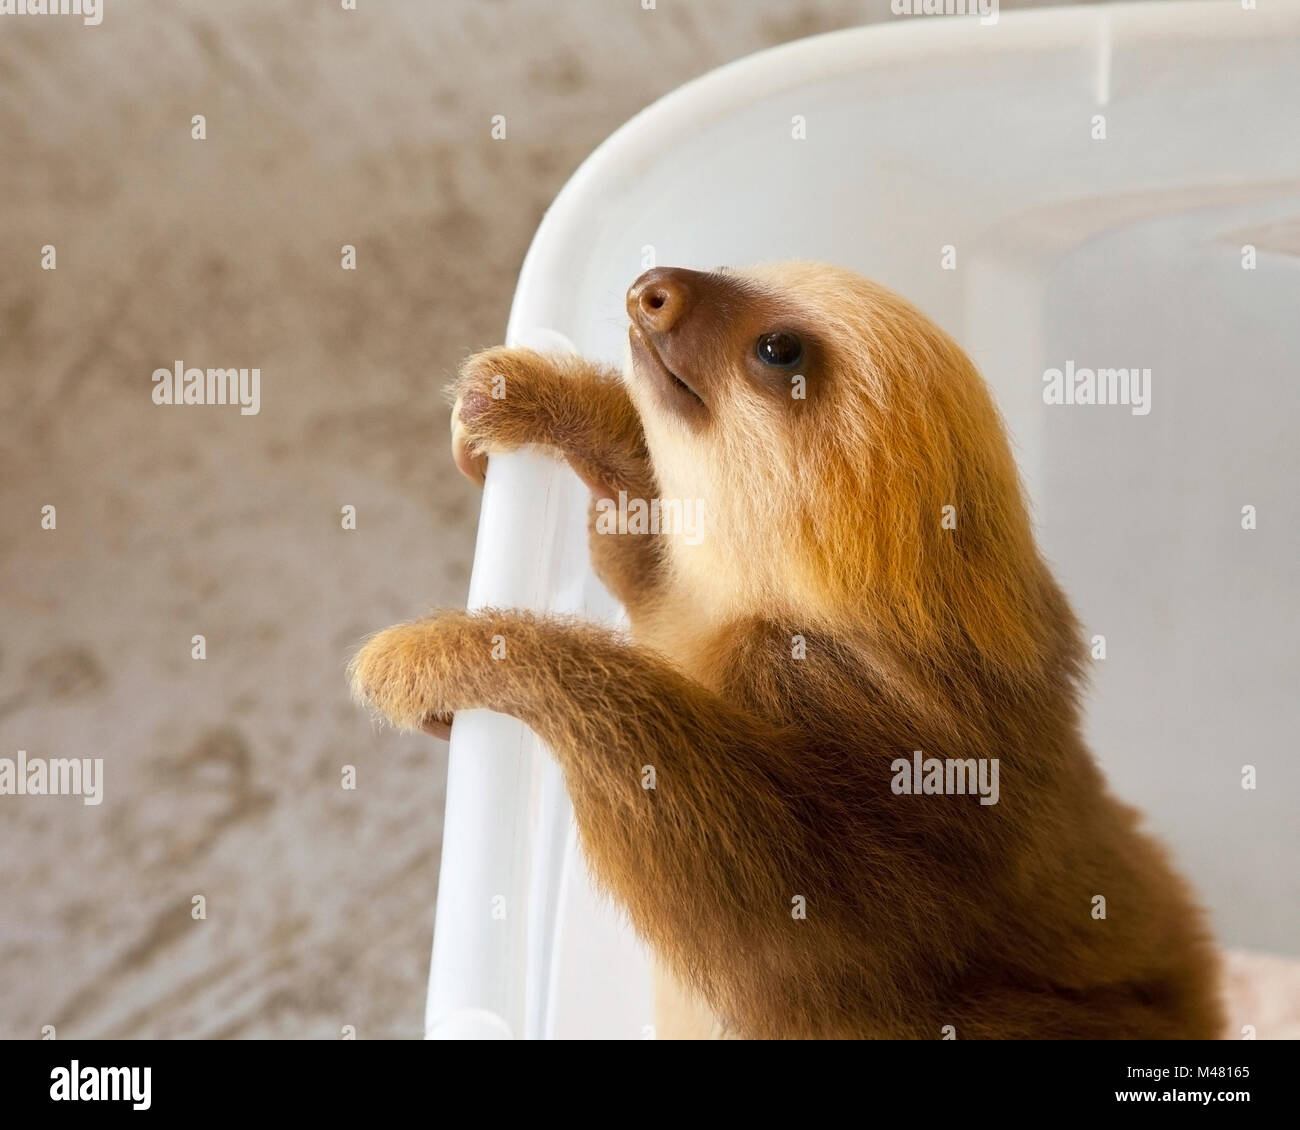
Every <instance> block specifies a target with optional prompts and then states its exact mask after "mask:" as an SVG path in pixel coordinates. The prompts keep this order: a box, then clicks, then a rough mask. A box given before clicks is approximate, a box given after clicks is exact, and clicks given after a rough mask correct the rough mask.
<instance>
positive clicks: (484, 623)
mask: <svg viewBox="0 0 1300 1130" xmlns="http://www.w3.org/2000/svg"><path fill="white" fill-rule="evenodd" d="M653 295H658V296H659V298H664V299H665V300H666V301H667V302H668V305H667V306H663V307H662V308H659V307H658V306H656V303H655V302H651V301H650V296H653ZM656 301H657V300H656ZM629 309H630V311H631V312H632V315H633V322H634V327H635V328H634V330H633V333H632V337H631V341H632V353H631V356H630V359H629V363H628V366H627V371H626V374H625V379H624V381H623V382H620V380H619V377H618V374H616V373H614V372H612V371H606V370H603V369H602V368H600V367H599V366H595V365H590V364H587V363H585V362H576V361H562V362H561V361H555V360H549V359H546V358H543V357H541V356H539V355H537V354H535V353H529V352H527V351H523V350H504V349H502V350H490V351H488V352H487V353H486V354H480V355H478V356H476V357H474V358H471V359H470V361H469V362H468V363H467V364H466V366H465V368H464V369H463V371H462V374H461V377H460V379H459V381H458V382H457V384H456V386H455V393H456V396H457V409H456V412H455V421H456V424H457V427H458V429H459V430H458V436H457V442H456V446H457V453H458V462H459V463H460V464H461V465H462V467H463V468H465V469H466V470H467V471H468V472H469V473H475V472H476V471H477V470H478V469H481V460H482V457H483V456H484V455H487V456H490V455H491V454H494V453H498V452H503V451H508V450H512V449H514V448H516V447H518V446H520V445H522V444H524V443H541V444H546V445H549V446H551V447H553V448H554V449H555V450H556V451H557V452H558V453H559V454H560V455H561V456H562V457H564V458H565V459H567V460H568V461H569V463H570V464H571V465H572V466H573V467H574V468H575V469H576V470H577V471H578V472H579V474H580V475H581V476H582V477H583V479H584V480H585V481H586V482H587V483H588V485H590V486H591V487H592V489H593V507H594V506H595V500H596V499H598V498H602V497H608V496H611V495H616V494H617V492H618V491H619V490H627V491H628V492H629V493H630V494H631V495H633V496H634V497H644V498H647V499H648V498H651V497H656V496H659V497H666V498H699V499H703V500H704V502H705V512H706V514H707V516H708V519H709V522H708V527H707V534H706V536H705V537H704V538H703V540H702V541H700V543H699V544H698V545H694V546H692V545H689V544H687V539H684V538H682V537H680V536H672V535H659V536H655V535H652V534H639V535H631V534H627V535H600V534H597V533H595V532H593V535H592V538H591V544H592V554H593V562H594V564H595V566H596V568H597V571H598V572H599V573H600V575H601V576H602V578H603V579H604V580H605V581H606V583H607V584H608V585H609V587H610V588H611V590H612V591H613V592H614V593H615V595H617V596H618V597H619V598H620V599H621V600H623V601H624V603H625V604H626V606H627V608H628V611H629V615H630V618H631V623H632V628H633V636H634V639H631V640H630V639H627V638H625V637H623V636H621V635H620V634H618V633H615V632H611V631H608V630H606V629H604V628H599V627H595V626H592V625H588V624H583V623H579V622H574V621H565V620H557V619H553V618H547V617H541V616H535V615H532V614H529V613H523V612H517V611H495V610H489V611H485V612H480V613H475V614H468V613H463V612H449V613H443V614H441V615H438V616H436V617H434V618H431V619H428V620H424V621H419V622H416V623H412V624H406V625H400V626H398V627H396V628H392V629H389V630H388V631H386V632H382V633H380V634H379V635H377V636H375V637H373V638H372V639H371V640H370V641H369V642H368V643H367V644H366V645H365V646H364V647H363V649H362V650H361V652H360V653H359V655H358V656H357V658H356V660H355V664H354V680H355V686H356V687H357V690H358V693H359V694H360V695H361V696H362V697H363V698H364V699H365V701H366V702H368V703H369V704H371V705H372V706H373V708H374V709H376V710H377V711H378V712H379V713H381V714H382V715H384V716H386V717H387V718H389V719H391V720H392V721H393V722H395V723H396V724H398V725H400V726H405V727H410V728H415V727H418V726H420V725H425V724H429V723H430V722H431V721H432V720H434V719H436V718H438V717H442V718H446V717H449V716H450V715H452V714H454V712H455V711H457V710H461V709H469V708H476V707H487V708H490V709H494V710H499V711H504V712H506V713H510V714H513V715H515V716H516V717H518V718H520V719H522V720H523V721H524V722H526V723H527V724H528V725H529V726H531V727H532V728H533V729H534V730H536V732H537V733H538V734H539V735H540V736H541V737H542V738H543V739H544V740H545V741H546V742H547V744H548V745H549V747H550V748H551V749H552V750H553V751H554V754H555V756H556V757H557V759H558V760H559V761H560V763H561V765H562V766H563V768H564V770H565V774H566V779H567V781H568V785H569V789H570V793H571V795H572V798H573V804H574V810H575V814H576V817H577V821H578V827H579V830H580V832H581V835H582V839H583V843H584V846H585V848H586V851H587V853H588V855H589V857H590V860H591V863H592V866H593V869H594V871H595V873H596V875H597V876H598V877H599V879H600V881H601V882H602V883H603V884H604V885H605V886H606V887H607V888H608V890H609V891H611V892H612V894H613V895H614V896H615V897H616V898H617V899H618V900H619V901H620V902H621V903H622V904H623V905H624V906H625V907H626V909H627V911H628V913H629V915H630V916H631V920H632V922H633V924H634V925H635V927H636V928H637V930H638V931H639V932H640V933H641V935H642V936H643V937H644V938H645V939H646V941H647V942H648V943H649V944H650V945H651V947H652V948H653V949H654V951H655V953H656V955H657V957H658V959H659V960H660V962H662V963H663V964H664V965H665V966H666V967H667V968H668V969H670V970H671V971H672V974H673V976H674V977H675V978H676V979H677V980H678V981H679V982H680V983H681V984H682V985H684V986H688V987H689V994H690V995H692V996H698V998H700V999H702V1000H703V1001H704V1002H707V1005H708V1009H709V1010H710V1012H711V1014H712V1015H713V1016H714V1017H716V1018H717V1019H718V1020H719V1021H720V1022H721V1024H722V1026H723V1027H725V1029H726V1030H727V1031H728V1032H730V1033H732V1034H736V1035H740V1036H746V1037H765V1038H780V1037H916V1038H930V1039H937V1038H940V1035H941V1031H942V1029H943V1027H944V1026H945V1025H953V1026H954V1027H955V1029H956V1034H957V1036H958V1038H974V1037H995V1038H1011V1037H1038V1038H1070V1037H1074V1038H1118V1037H1133V1038H1138V1037H1147V1038H1182V1037H1199V1038H1206V1037H1212V1036H1215V1035H1217V1034H1218V1032H1219V1029H1220V1026H1221V1025H1220V1009H1219V1004H1218V997H1217V985H1216V982H1217V967H1216V963H1215V959H1214V956H1213V950H1212V947H1211V945H1210V942H1209V940H1208V938H1207V936H1206V934H1205V931H1204V927H1203V925H1202V922H1201V918H1200V915H1199V912H1198V911H1197V910H1196V908H1195V907H1194V905H1193V902H1192V899H1191V897H1190V895H1189V892H1188V890H1187V888H1186V887H1185V886H1184V884H1183V882H1182V881H1181V880H1180V879H1179V878H1178V876H1177V875H1176V874H1175V873H1174V872H1173V870H1172V869H1171V867H1170V866H1169V863H1168V861H1167V860H1166V858H1165V856H1164V853H1163V852H1162V851H1161V849H1160V848H1159V847H1158V846H1157V845H1156V844H1155V843H1153V842H1152V841H1151V840H1150V839H1149V838H1147V837H1146V836H1145V835H1144V834H1143V833H1141V832H1140V831H1139V830H1138V828H1137V824H1138V817H1137V814H1136V813H1135V812H1134V811H1133V810H1132V809H1129V808H1127V807H1125V806H1124V805H1122V804H1120V803H1119V802H1117V801H1116V800H1114V799H1113V798H1112V797H1111V796H1110V794H1109V793H1108V792H1107V790H1106V787H1105V784H1104V782H1103V780H1102V778H1101V776H1100V774H1099V772H1098V770H1097V768H1096V766H1095V764H1094V762H1093V760H1092V757H1091V756H1090V754H1089V753H1088V751H1087V750H1086V749H1085V748H1084V746H1083V743H1082V741H1081V738H1080V735H1079V711H1078V701H1077V700H1078V687H1079V683H1080V679H1081V670H1082V655H1081V642H1080V632H1079V629H1078V626H1077V624H1076V623H1075V621H1074V618H1073V616H1072V614H1071V612H1070V609H1069V606H1068V604H1067V602H1066V600H1065V598H1064V596H1063V595H1062V594H1061V592H1060V590H1059V589H1058V587H1057V585H1056V583H1055V582H1054V580H1053V579H1052V577H1051V575H1050V574H1049V572H1048V570H1047V568H1046V567H1045V565H1044V564H1043V561H1042V559H1041V558H1040V556H1039V554H1038V552H1037V549H1036V547H1035V545H1034V542H1033V537H1032V534H1031V530H1030V525H1029V521H1028V517H1027V514H1026V509H1025V503H1024V500H1023V497H1022V493H1021V489H1020V485H1019V481H1018V477H1017V474H1016V468H1015V464H1014V461H1013V459H1012V457H1011V454H1010V451H1009V449H1008V445H1007V442H1006V439H1005V436H1004V433H1003V428H1002V425H1001V422H1000V420H999V417H998V415H997V412H996V410H995V408H994V406H993V403H992V400H991V398H990V396H989V393H988V390H987V389H986V387H985V385H984V383H983V381H982V380H981V379H980V377H979V375H978V374H977V373H976V372H975V370H974V368H973V366H972V365H971V363H970V362H969V360H968V359H967V358H966V357H965V355H964V354H963V353H962V352H961V350H960V349H959V348H958V347H957V346H956V344H955V343H954V342H952V341H951V340H950V339H949V338H948V337H947V336H946V335H945V334H944V333H943V332H942V331H940V330H939V329H938V328H937V327H936V326H934V325H933V324H932V323H931V322H930V321H929V320H928V319H926V318H925V317H924V316H923V315H922V314H920V313H919V312H918V311H917V310H915V309H914V308H913V307H911V306H910V305H908V304H907V303H906V302H904V301H903V300H902V299H900V298H898V297H897V296H895V295H893V294H891V293H890V292H888V291H886V290H885V289H883V288H882V287H879V286H877V285H875V284H873V283H870V282H867V281H866V280H863V279H861V278H859V277H858V276H856V275H853V274H851V273H850V272H847V271H843V270H840V269H837V268H833V267H828V266H825V265H821V264H807V263H786V264H777V265H770V266H764V267H760V268H754V269H752V270H750V271H746V272H743V273H737V272H717V273H710V274H701V273H695V272H680V271H679V272H674V271H658V272H650V273H649V274H648V275H647V276H643V278H642V279H641V280H639V281H638V283H637V284H636V286H634V288H633V290H632V291H631V292H629ZM669 313H671V314H672V317H669ZM670 323H671V324H670ZM776 329H780V330H786V331H789V332H794V333H798V334H799V335H800V337H801V338H802V339H803V340H804V342H805V345H806V352H805V356H804V358H803V361H802V363H801V365H800V369H801V372H800V374H799V375H800V376H802V377H803V378H804V379H805V380H806V390H807V398H806V399H804V400H799V399H796V398H793V397H792V396H791V394H790V383H789V381H788V380H787V375H786V374H784V373H781V372H775V373H770V372H769V371H768V370H767V368H765V367H764V366H762V365H761V364H760V363H758V362H757V361H756V359H755V355H754V341H755V339H756V338H757V337H758V336H759V335H760V334H763V333H766V332H770V331H772V330H776ZM653 358H658V359H660V361H662V365H659V364H658V363H657V362H655V361H654V360H653ZM499 374H503V375H504V376H505V389H506V395H505V397H504V399H499V400H498V399H493V398H492V396H491V395H490V391H489V390H490V389H491V388H492V387H493V378H494V377H495V376H496V375H499ZM665 374H671V375H675V376H676V377H678V378H680V379H681V380H682V381H683V382H685V383H686V384H687V385H689V386H690V387H691V388H692V389H694V390H695V392H696V393H697V394H698V396H692V395H691V394H690V393H689V392H683V391H682V389H681V386H680V385H676V384H674V383H673V381H672V376H671V375H665ZM945 506H952V507H954V508H955V515H956V526H955V528H954V529H945V528H944V527H943V524H942V522H941V517H942V513H943V508H944V507H945ZM497 634H500V635H503V636H504V637H505V639H506V647H507V657H506V658H505V659H504V660H495V659H493V658H492V638H493V636H495V635H497ZM795 637H801V638H802V639H803V640H804V641H805V646H806V655H805V656H804V657H802V658H795V653H796V651H797V650H798V649H797V648H795V647H794V646H793V644H794V641H795ZM913 750H923V751H924V753H925V755H926V756H929V757H938V758H949V757H960V758H972V757H973V758H994V757H996V758H998V759H999V760H1000V765H1001V796H1000V800H999V803H998V804H996V805H988V806H985V805H980V804H979V803H977V798H976V797H973V796H943V795H936V796H899V795H895V794H894V793H893V792H892V791H891V788H890V782H891V776H892V775H891V770H890V765H891V762H892V761H893V760H894V759H895V758H898V757H909V756H910V754H911V751H913ZM646 765H652V766H654V767H655V773H656V787H655V788H654V789H644V788H642V767H643V766H646ZM1097 895H1103V896H1105V899H1106V903H1107V912H1106V917H1105V918H1104V919H1095V918H1094V917H1093V916H1092V909H1093V899H1094V896H1097ZM796 896H802V898H803V899H804V900H805V903H806V907H807V916H806V918H804V919H799V918H796V917H793V916H792V913H791V907H792V899H794V898H795V897H796ZM664 992H665V993H666V994H668V995H675V991H674V990H673V989H672V987H671V986H668V987H666V988H665V990H664ZM674 1009H675V1014H677V1015H688V1014H690V1013H691V1012H692V1010H693V1009H694V1005H693V1004H691V1003H690V1002H689V1001H687V1002H686V1003H684V1004H683V1003H682V1002H681V1001H678V1004H677V1005H676V1006H674ZM695 1027H697V1028H698V1027H699V1024H698V1022H697V1023H696V1024H695Z"/></svg>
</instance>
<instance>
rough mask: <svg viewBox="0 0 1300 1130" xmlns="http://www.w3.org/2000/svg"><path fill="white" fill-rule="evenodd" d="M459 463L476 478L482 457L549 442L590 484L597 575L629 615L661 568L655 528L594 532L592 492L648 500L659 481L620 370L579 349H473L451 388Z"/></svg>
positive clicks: (484, 463) (481, 469)
mask: <svg viewBox="0 0 1300 1130" xmlns="http://www.w3.org/2000/svg"><path fill="white" fill-rule="evenodd" d="M449 391H450V392H451V393H452V395H453V396H454V397H455V407H454V408H453V409H452V417H451V423H452V452H453V454H454V456H455V459H456V465H457V466H458V467H459V468H460V469H461V471H462V472H463V473H464V474H465V475H466V476H467V477H469V478H470V479H472V480H474V481H476V482H479V483H482V481H483V474H484V471H485V470H486V466H487V458H488V456H490V455H493V454H497V453H500V452H506V451H514V450H515V449H517V448H519V447H523V446H524V445H526V444H541V445H542V446H545V447H550V448H552V449H554V450H555V451H556V452H558V453H559V455H560V456H561V457H562V458H563V459H564V460H565V461H566V462H567V463H568V464H569V466H571V467H572V468H573V470H574V471H575V472H576V473H577V475H578V477H579V478H581V479H582V480H583V482H585V483H586V484H587V486H588V487H590V488H591V491H592V513H591V521H590V528H591V558H592V565H593V567H594V568H595V570H596V574H597V575H598V576H599V577H600V579H601V580H602V581H604V582H605V584H606V586H607V587H608V588H609V589H610V591H611V592H612V593H613V594H614V595H615V596H616V597H617V598H618V599H619V600H620V601H621V602H622V603H623V605H624V606H625V607H626V608H627V609H628V610H629V612H631V613H632V614H633V615H635V613H636V609H637V607H638V605H640V604H642V603H643V602H645V601H646V600H648V599H650V597H651V594H652V592H653V590H654V588H655V587H656V580H657V578H658V576H659V575H660V567H661V560H662V559H661V553H662V546H661V543H660V539H659V536H658V535H657V534H630V533H627V534H618V535H603V534H598V533H597V531H596V524H595V504H596V500H597V499H603V498H614V499H616V498H617V497H618V493H619V491H626V492H627V494H628V497H629V498H640V499H645V500H647V501H648V500H649V499H652V498H655V497H657V496H658V493H659V487H658V484H657V482H656V480H655V476H654V471H653V470H652V468H651V466H650V457H649V455H648V453H647V451H646V445H645V435H644V433H643V432H642V430H641V419H640V417H639V416H638V415H637V412H636V409H635V408H634V407H633V405H632V401H631V399H630V398H629V397H628V394H627V390H626V389H625V388H624V387H623V384H622V381H621V379H620V377H619V374H618V372H617V371H616V370H614V369H610V368H605V367H602V366H599V365H595V364H593V363H592V362H590V361H586V360H583V359H582V358H580V357H545V356H543V355H542V354H540V353H536V352H534V351H532V350H530V349H508V348H506V347H504V346H502V347H499V348H496V349H488V350H485V351H484V352H482V353H476V354H475V355H474V356H473V357H471V358H469V360H468V361H466V362H465V364H464V365H463V366H462V367H461V371H460V375H459V377H458V378H457V379H456V381H455V382H454V383H453V384H452V386H451V389H450V390H449Z"/></svg>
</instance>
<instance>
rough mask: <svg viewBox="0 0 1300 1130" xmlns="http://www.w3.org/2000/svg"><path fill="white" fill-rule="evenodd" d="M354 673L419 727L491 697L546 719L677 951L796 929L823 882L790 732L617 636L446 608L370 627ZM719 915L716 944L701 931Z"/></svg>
mask: <svg viewBox="0 0 1300 1130" xmlns="http://www.w3.org/2000/svg"><path fill="white" fill-rule="evenodd" d="M352 680H353V688H354V692H355V693H356V695H357V696H358V697H359V698H360V699H361V700H362V701H364V702H365V703H367V704H368V705H369V706H370V707H371V708H372V709H373V710H375V711H376V712H378V713H379V714H382V715H383V716H384V717H386V718H388V719H389V720H390V721H392V722H393V723H394V724H396V725H397V726H399V727H402V728H404V729H416V728H418V727H420V726H421V725H422V724H424V723H426V722H427V721H428V720H429V719H431V718H439V717H440V718H442V719H443V720H444V721H445V720H446V719H447V718H448V717H449V716H450V715H452V714H454V713H455V712H456V711H460V710H469V709H476V708H486V709H490V710H496V711H499V712H502V713H506V714H510V715H513V716H514V717H516V718H519V719H520V720H522V721H523V722H525V723H526V724H527V725H528V726H529V727H531V728H532V729H533V731H534V732H536V733H537V734H538V735H539V736H540V737H541V738H542V739H543V741H545V742H546V744H547V745H548V746H549V747H550V749H551V750H552V751H553V753H554V755H555V757H556V759H557V760H558V761H559V762H560V764H561V766H562V767H563V769H564V771H565V776H566V780H567V783H568V787H569V792H570V795H571V796H572V799H573V804H574V810H575V814H576V817H577V820H578V826H579V829H580V830H581V832H582V835H583V841H584V844H585V846H586V848H587V851H588V854H589V856H590V858H591V859H592V861H593V864H594V866H595V867H596V868H597V870H598V872H599V874H600V876H601V878H602V880H603V881H604V882H605V883H607V884H608V885H609V886H611V887H612V888H614V890H615V891H616V892H617V893H618V894H619V895H620V897H622V898H623V899H624V901H625V902H626V903H627V904H628V906H629V908H630V909H631V911H632V913H633V915H634V918H635V919H636V921H637V924H638V926H639V927H640V928H641V929H642V930H643V931H644V932H646V933H648V934H650V935H651V936H653V937H654V938H655V940H656V941H657V942H658V943H660V944H665V943H666V944H667V948H668V950H669V951H670V953H671V952H673V951H676V952H675V954H674V956H678V955H681V954H690V953H695V952H696V951H697V950H698V949H700V948H711V947H712V946H713V945H714V944H715V943H716V942H717V938H716V936H715V935H716V934H717V933H718V932H719V931H721V932H722V933H725V934H727V935H729V939H728V940H729V941H730V942H731V943H733V944H741V942H742V941H744V939H745V938H746V937H751V938H752V931H753V928H754V923H755V921H756V920H757V921H760V922H762V923H764V924H765V928H766V929H770V930H777V931H784V930H788V929H789V928H790V924H791V919H790V914H789V911H790V905H791V904H790V900H791V898H792V896H794V895H796V894H800V893H810V892H809V891H808V884H809V883H810V882H811V880H812V876H811V875H810V874H809V873H808V867H807V866H806V864H804V863H801V862H797V861H798V860H799V859H800V856H799V848H798V845H799V844H800V843H801V842H802V841H803V840H804V839H805V833H804V831H803V829H802V828H801V827H800V824H801V823H802V820H801V818H800V816H799V814H798V811H797V802H798V797H799V795H800V794H801V793H803V792H805V791H806V786H800V785H798V784H797V783H796V782H797V764H796V762H797V761H798V755H797V750H796V749H795V748H794V743H793V742H792V741H791V740H790V735H788V734H786V733H784V732H783V731H781V730H780V729H778V728H777V727H775V726H773V725H771V724H769V723H767V722H765V721H763V720H761V719H759V718H757V717H756V716H753V715H751V714H749V713H748V712H746V711H744V710H742V709H739V708H737V707H736V706H735V705H733V704H732V703H730V702H728V701H726V700H724V699H722V698H720V697H718V696H717V695H715V694H713V693H712V692H711V691H709V690H708V689H707V688H705V687H703V686H700V685H699V684H697V683H695V682H693V681H691V680H690V679H688V678H686V677H685V676H683V675H682V674H681V673H679V672H678V671H676V670H675V669H674V668H672V667H671V666H669V665H668V664H667V663H665V662H664V661H663V660H661V659H660V658H658V657H657V656H655V655H654V654H653V653H651V652H648V651H646V650H644V649H642V648H639V647H637V646H635V645H634V644H631V643H629V642H628V641H627V640H626V639H625V638H624V637H622V636H621V635H619V634H617V633H615V632H612V631H609V630H606V629H603V628H599V627H595V626H591V625H587V624H582V623H579V622H574V621H567V620H559V619H553V618H548V617H541V616H533V615H531V614H529V613H524V612H503V611H497V610H491V609H489V610H484V611H482V612H478V613H465V612H448V613H442V614H440V615H437V616H435V617H433V618H430V619H426V620H420V621H415V622H413V623H408V624H400V625H398V626H396V627H393V628H389V629H388V630H386V631H383V632H380V633H378V634H377V635H375V636H373V637H371V639H370V640H368V641H367V642H366V644H365V645H364V646H363V647H362V649H361V651H360V652H359V653H358V655H357V657H356V659H355V660H354V661H353V666H352ZM648 786H649V787H648ZM701 900H705V901H706V902H707V903H708V904H709V910H708V914H707V915H705V916H703V917H701V916H699V915H696V914H695V913H694V912H693V911H692V907H696V908H697V909H698V908H699V906H700V901H701ZM704 918H707V919H708V920H709V923H710V936H709V939H708V940H707V941H706V940H703V939H700V938H697V937H694V936H693V935H692V931H694V930H698V929H699V928H700V924H701V922H702V921H703V920H704ZM724 919H725V922H724V921H723V920H724ZM674 943H675V944H674Z"/></svg>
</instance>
